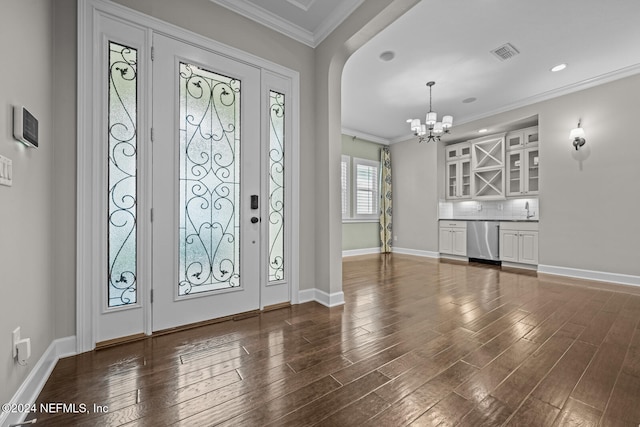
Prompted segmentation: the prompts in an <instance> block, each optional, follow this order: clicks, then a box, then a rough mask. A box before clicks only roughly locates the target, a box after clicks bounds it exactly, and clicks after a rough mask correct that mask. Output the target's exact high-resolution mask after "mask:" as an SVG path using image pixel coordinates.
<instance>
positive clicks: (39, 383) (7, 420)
mask: <svg viewBox="0 0 640 427" xmlns="http://www.w3.org/2000/svg"><path fill="white" fill-rule="evenodd" d="M75 354H76V337H75V336H71V337H65V338H59V339H57V340H54V341H53V342H52V343H51V344H49V347H48V348H47V350H46V351H45V352H44V354H43V355H42V357H41V358H40V360H38V361H37V362H36V364H35V365H34V367H33V369H32V370H31V372H29V375H27V378H25V380H24V382H23V383H22V385H21V386H20V387H19V388H18V391H16V393H15V394H14V395H13V398H11V402H8V403H9V404H16V405H20V404H22V405H24V404H33V403H35V401H36V399H37V398H38V395H39V394H40V392H41V391H42V388H43V387H44V385H45V383H46V382H47V380H48V379H49V375H51V372H52V371H53V368H55V366H56V363H57V362H58V360H59V359H60V358H62V357H67V356H73V355H75ZM26 416H27V414H26V413H23V414H20V413H13V412H11V413H10V412H2V413H0V425H3V426H4V425H10V424H18V423H21V422H22V421H24V419H25V418H26Z"/></svg>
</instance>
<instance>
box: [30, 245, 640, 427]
mask: <svg viewBox="0 0 640 427" xmlns="http://www.w3.org/2000/svg"><path fill="white" fill-rule="evenodd" d="M585 285H590V286H585ZM629 292H636V293H635V294H634V293H629ZM344 294H345V300H346V304H345V305H344V306H342V307H336V308H332V309H328V308H325V307H323V306H321V305H319V304H317V303H307V304H302V305H298V306H293V307H291V308H284V309H280V310H275V311H271V312H266V313H263V314H261V315H260V316H256V317H250V318H246V319H243V320H238V321H229V322H225V323H219V324H214V325H209V326H203V327H199V328H194V329H190V330H186V331H182V332H177V333H173V334H169V335H162V336H157V337H153V338H148V339H145V340H142V341H138V342H134V343H129V344H123V345H120V346H117V347H112V348H107V349H103V350H98V351H94V352H90V353H85V354H81V355H78V356H75V357H70V358H66V359H62V360H60V361H59V362H58V364H57V366H56V367H55V370H54V371H53V373H52V374H51V377H50V379H49V381H48V382H47V383H46V385H45V387H44V389H43V390H42V393H41V394H40V397H39V400H38V405H39V404H40V403H41V402H43V403H50V402H62V403H67V404H69V403H75V404H78V405H79V404H85V405H87V410H88V411H89V412H90V413H83V414H71V413H62V412H63V411H61V413H57V414H44V413H37V414H32V415H30V417H29V418H34V417H37V418H38V421H37V425H47V426H69V425H87V426H89V425H91V426H95V425H98V426H116V425H127V426H135V425H140V426H164V425H185V426H200V425H203V426H209V425H224V426H259V425H266V424H271V425H275V426H305V425H319V426H402V425H412V426H436V425H442V426H448V425H461V426H499V425H508V426H536V425H540V426H553V425H567V426H591V425H593V426H595V425H606V426H626V425H628V426H634V427H635V426H638V425H639V424H640V404H639V403H638V399H639V398H640V329H639V328H638V326H639V325H638V321H639V320H640V295H638V294H637V291H635V290H634V289H629V288H627V287H623V286H612V285H602V286H601V287H599V288H598V286H597V284H596V283H588V282H579V281H572V280H553V281H552V278H551V277H541V278H539V277H537V276H536V275H535V274H531V273H528V274H524V273H518V272H514V271H504V270H500V269H499V268H497V267H493V266H485V265H478V264H459V263H451V262H444V261H437V260H431V259H423V258H417V257H412V256H407V255H397V254H394V255H379V256H378V255H375V256H373V255H372V256H363V257H354V258H350V259H347V260H346V261H345V262H344ZM94 404H96V405H100V407H104V408H108V412H106V413H96V412H94V406H93V405H94ZM80 409H81V408H80Z"/></svg>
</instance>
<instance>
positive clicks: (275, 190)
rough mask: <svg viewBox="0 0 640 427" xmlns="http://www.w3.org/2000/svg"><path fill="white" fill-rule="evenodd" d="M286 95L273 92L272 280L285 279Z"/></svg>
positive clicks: (270, 227) (270, 263) (270, 228)
mask: <svg viewBox="0 0 640 427" xmlns="http://www.w3.org/2000/svg"><path fill="white" fill-rule="evenodd" d="M284 112H285V109H284V94H281V93H278V92H274V91H270V92H269V122H270V126H269V129H270V132H269V281H270V282H273V281H278V280H284V278H285V277H284V206H285V205H284V203H285V202H284V137H285V134H284V129H285V128H284V121H285V115H284Z"/></svg>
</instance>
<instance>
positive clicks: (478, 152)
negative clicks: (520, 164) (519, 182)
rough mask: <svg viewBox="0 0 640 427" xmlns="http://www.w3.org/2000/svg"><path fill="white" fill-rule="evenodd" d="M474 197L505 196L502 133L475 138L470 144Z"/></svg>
mask: <svg viewBox="0 0 640 427" xmlns="http://www.w3.org/2000/svg"><path fill="white" fill-rule="evenodd" d="M471 147H472V150H471V163H472V167H473V180H472V193H473V198H474V199H503V198H504V196H505V176H504V166H505V149H504V135H498V136H494V137H491V138H487V139H481V140H476V141H474V142H472V144H471Z"/></svg>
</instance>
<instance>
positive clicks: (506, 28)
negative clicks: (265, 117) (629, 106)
mask: <svg viewBox="0 0 640 427" xmlns="http://www.w3.org/2000/svg"><path fill="white" fill-rule="evenodd" d="M507 42H509V43H511V44H513V45H514V46H515V47H516V48H517V49H518V50H519V51H520V54H519V55H517V56H515V57H513V58H511V59H509V60H506V61H500V60H498V59H497V58H495V57H494V56H493V55H492V54H491V53H490V51H491V50H493V49H494V48H497V47H499V46H501V45H503V44H505V43H507ZM385 51H393V52H395V58H394V59H393V60H392V61H389V62H384V61H382V60H381V59H380V58H379V56H380V54H381V53H382V52H385ZM559 63H567V64H568V66H567V68H566V69H565V70H564V71H560V72H556V73H552V72H550V71H549V70H550V68H551V67H553V66H554V65H556V64H559ZM638 72H640V1H638V0H613V1H606V2H605V1H602V0H536V1H531V0H483V1H478V0H453V1H452V0H429V1H422V2H420V3H419V4H417V5H416V6H415V7H414V8H413V9H411V10H410V11H409V12H407V13H406V14H405V15H404V16H402V17H400V18H399V19H398V20H397V21H395V22H394V23H392V24H391V25H390V26H389V27H388V28H386V29H385V30H384V31H382V32H381V33H380V34H378V35H377V36H375V37H374V38H373V39H372V40H371V41H370V42H368V43H367V44H366V45H365V46H363V47H362V48H361V49H359V50H358V51H357V52H355V53H354V54H353V55H352V56H351V58H349V60H348V61H347V64H346V66H345V68H344V73H343V77H342V120H343V128H344V129H345V130H346V132H352V133H353V134H359V135H371V136H373V137H379V138H382V140H387V141H391V142H393V141H400V140H405V139H407V138H409V137H410V136H411V132H410V130H409V125H408V124H407V123H406V120H407V119H409V118H420V119H421V120H422V121H423V122H424V116H425V114H426V112H427V111H428V109H429V108H428V103H429V90H428V88H427V87H426V82H428V81H430V80H434V81H435V82H436V85H435V86H434V87H433V110H434V111H436V112H437V113H438V117H441V116H442V115H444V114H452V115H453V116H454V127H453V135H448V136H446V137H445V138H443V141H444V140H445V139H447V138H454V137H455V125H456V123H458V124H461V123H465V122H469V121H472V120H475V119H478V118H482V117H487V116H490V115H492V114H495V113H498V112H501V111H506V110H510V109H513V108H515V107H519V106H523V105H528V104H531V103H533V102H536V101H540V100H543V99H549V98H552V97H555V96H559V95H562V94H565V93H569V92H571V91H575V90H579V89H582V88H585V87H589V86H594V85H596V84H600V83H603V82H605V81H609V80H614V79H616V78H620V77H624V76H627V75H630V74H636V73H638ZM638 89H639V90H638V95H639V96H640V88H638ZM470 97H475V98H477V101H475V102H472V103H463V102H462V100H464V99H467V98H470ZM639 102H640V101H639ZM576 114H579V112H576ZM577 119H578V117H577V116H576V120H577Z"/></svg>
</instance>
